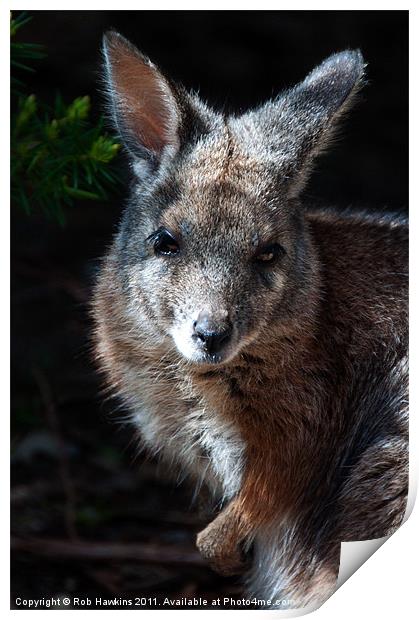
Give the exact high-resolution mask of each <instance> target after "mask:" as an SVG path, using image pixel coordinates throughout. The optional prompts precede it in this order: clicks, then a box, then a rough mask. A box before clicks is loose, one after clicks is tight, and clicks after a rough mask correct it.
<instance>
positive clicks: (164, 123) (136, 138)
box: [103, 32, 180, 166]
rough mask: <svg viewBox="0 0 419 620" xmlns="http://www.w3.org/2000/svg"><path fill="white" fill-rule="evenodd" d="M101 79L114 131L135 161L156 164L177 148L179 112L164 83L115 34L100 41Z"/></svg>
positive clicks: (132, 46) (130, 45) (160, 74)
mask: <svg viewBox="0 0 419 620" xmlns="http://www.w3.org/2000/svg"><path fill="white" fill-rule="evenodd" d="M103 55H104V61H105V62H104V64H105V78H106V82H107V91H108V96H109V100H110V105H111V113H112V116H113V119H114V122H115V125H116V128H117V130H118V132H119V134H120V136H121V138H122V140H123V142H124V143H125V145H126V147H127V148H128V150H129V151H130V152H131V154H133V155H134V156H135V157H137V158H142V159H145V160H147V161H148V162H149V163H151V164H154V166H155V165H156V164H158V163H159V162H160V161H161V159H162V158H163V156H164V155H165V154H167V153H172V154H173V153H174V152H176V151H177V149H178V148H179V135H178V131H179V124H180V111H179V108H178V105H177V102H176V98H175V95H174V93H173V91H172V88H171V87H170V85H169V83H168V81H167V80H166V78H165V77H164V76H163V74H162V73H161V72H160V71H159V70H158V69H157V67H156V66H155V65H153V63H152V62H151V61H150V60H149V59H148V58H146V57H145V56H143V55H142V54H141V53H140V52H139V51H138V49H137V48H136V47H134V45H132V44H131V43H130V42H129V41H127V40H126V39H125V38H124V37H122V36H121V35H120V34H118V33H117V32H108V33H107V34H106V35H105V36H104V39H103Z"/></svg>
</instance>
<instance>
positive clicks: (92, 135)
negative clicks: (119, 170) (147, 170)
mask: <svg viewBox="0 0 419 620" xmlns="http://www.w3.org/2000/svg"><path fill="white" fill-rule="evenodd" d="M30 19H31V17H30V16H27V15H26V14H25V13H21V14H20V15H18V16H17V17H16V18H12V21H11V36H12V37H13V36H14V35H15V34H16V32H17V31H18V30H19V29H20V28H21V27H22V26H24V25H25V24H27V23H28V22H29V21H30ZM42 49H43V46H39V45H36V44H31V43H19V44H17V43H12V44H11V64H12V83H13V84H14V86H16V85H17V86H18V87H19V88H18V89H17V88H15V90H14V95H15V106H14V107H15V111H14V114H13V116H12V128H11V193H12V202H13V204H16V205H18V206H19V207H20V208H21V209H22V210H23V211H24V212H25V213H26V214H28V215H29V214H31V213H33V212H36V211H42V212H43V213H44V214H45V215H46V216H47V217H48V218H49V219H51V218H53V219H55V220H56V221H58V222H59V223H60V224H61V225H64V223H65V221H66V217H65V213H66V209H67V208H68V207H71V206H73V205H74V204H75V203H77V202H79V201H84V200H105V199H106V198H107V191H108V190H110V189H113V188H115V186H116V184H117V183H118V177H117V174H116V173H115V171H114V170H113V169H112V165H113V161H114V159H115V157H116V155H117V153H118V151H119V148H120V145H119V144H118V143H117V142H116V140H115V139H114V138H113V137H112V136H109V135H108V134H106V133H105V132H104V131H103V124H104V121H103V118H102V117H101V118H99V120H98V121H97V122H92V121H91V119H90V107H91V102H90V98H89V97H87V96H84V97H77V98H76V99H74V101H72V102H71V103H70V104H68V105H66V104H65V102H64V101H63V99H62V96H61V94H60V93H58V94H57V96H56V99H55V103H54V105H53V107H52V108H49V107H48V106H47V105H46V104H44V103H43V102H42V101H39V100H38V99H37V98H36V96H35V95H34V94H31V95H27V94H22V87H24V85H23V83H22V82H21V81H19V79H18V78H16V77H15V76H14V72H15V71H16V70H24V71H33V68H32V67H30V66H28V65H27V64H25V63H24V62H20V60H21V59H39V58H43V57H44V56H45V54H44V52H43V51H42Z"/></svg>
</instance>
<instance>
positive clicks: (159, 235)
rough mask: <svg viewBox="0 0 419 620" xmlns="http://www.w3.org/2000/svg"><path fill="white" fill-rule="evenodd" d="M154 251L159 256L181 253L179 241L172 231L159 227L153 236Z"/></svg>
mask: <svg viewBox="0 0 419 620" xmlns="http://www.w3.org/2000/svg"><path fill="white" fill-rule="evenodd" d="M151 240H152V241H153V247H154V251H155V253H156V254H157V255H159V256H174V255H175V254H178V253H179V243H178V242H177V241H176V239H175V238H174V236H173V235H172V233H170V232H169V231H168V230H166V229H165V228H161V229H159V230H158V231H157V232H156V233H155V234H154V235H152V236H151Z"/></svg>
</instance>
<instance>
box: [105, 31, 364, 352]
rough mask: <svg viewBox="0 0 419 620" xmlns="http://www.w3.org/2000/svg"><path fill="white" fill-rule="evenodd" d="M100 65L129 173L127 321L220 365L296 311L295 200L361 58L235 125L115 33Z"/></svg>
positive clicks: (121, 252)
mask: <svg viewBox="0 0 419 620" xmlns="http://www.w3.org/2000/svg"><path fill="white" fill-rule="evenodd" d="M104 56H105V67H106V76H107V83H108V92H109V101H110V104H111V113H112V116H113V119H114V122H115V124H116V127H117V128H118V131H119V132H120V135H121V138H122V140H123V141H124V143H125V145H126V147H127V150H128V152H129V154H130V161H131V166H132V171H133V173H134V175H133V176H134V182H133V187H132V193H131V198H130V201H129V205H128V207H127V209H126V211H125V213H124V217H123V221H122V225H121V228H120V232H119V235H118V239H117V244H116V251H117V256H118V265H119V270H120V273H121V279H122V281H123V282H124V291H125V295H126V307H127V320H129V321H130V322H131V323H132V326H133V330H135V329H138V330H141V331H142V332H143V331H144V329H147V333H148V336H149V338H150V341H151V342H154V343H157V342H159V343H161V342H163V341H164V342H165V343H166V344H167V345H168V346H169V347H170V346H171V345H173V344H174V345H175V346H176V348H177V350H178V351H179V352H180V353H181V354H182V356H184V358H186V359H187V360H189V361H191V362H195V363H227V362H228V361H230V360H231V359H233V358H234V357H235V356H236V355H237V354H238V352H239V351H241V350H243V349H244V348H245V347H246V346H247V345H249V344H250V343H251V342H254V341H256V340H257V339H259V338H262V337H269V330H270V328H271V326H272V323H273V322H274V321H275V325H278V322H279V323H281V322H282V324H283V325H284V329H285V327H286V324H287V322H288V321H289V320H292V317H293V315H295V313H298V312H300V311H301V308H299V299H300V295H301V293H302V292H306V291H307V289H309V288H310V285H311V279H312V277H313V273H312V269H313V255H312V249H311V247H310V244H309V242H308V237H307V235H306V232H305V224H304V221H303V213H302V211H301V207H300V205H299V201H298V195H299V192H300V191H301V188H302V186H303V184H304V181H305V179H306V177H307V174H308V172H309V170H310V164H311V162H312V161H313V159H314V157H315V156H316V155H317V154H318V153H319V151H320V150H321V149H322V148H324V146H325V145H326V144H327V141H328V138H329V137H330V136H331V133H332V130H333V127H334V125H335V122H336V120H337V118H338V117H339V116H340V115H341V113H342V112H343V111H344V110H345V109H346V108H347V106H348V104H349V102H350V101H351V99H352V96H353V95H354V93H356V91H357V90H358V87H359V85H360V81H361V79H362V74H363V68H364V63H363V59H362V56H361V54H360V53H359V52H357V51H355V52H353V51H346V52H343V53H340V54H335V55H333V56H331V57H330V58H328V59H327V60H326V61H324V62H323V63H322V64H321V65H320V66H319V67H317V68H316V69H315V70H314V71H313V72H312V73H310V74H309V75H308V76H307V78H306V79H305V80H304V81H303V82H301V83H300V84H298V85H297V86H296V87H294V88H292V89H290V90H288V91H286V92H284V93H282V94H281V95H280V96H279V97H277V98H276V99H275V100H274V101H271V102H268V103H267V104H265V105H263V106H261V107H260V108H259V109H257V110H254V111H251V112H248V113H246V114H244V115H242V116H238V117H233V116H231V117H224V116H222V115H220V114H216V113H215V112H213V111H212V110H210V109H209V108H208V107H207V106H206V105H205V104H204V103H203V102H202V101H201V100H199V98H198V97H197V96H195V95H192V94H190V93H187V92H185V91H184V89H183V88H182V87H180V86H179V85H176V84H173V83H171V81H170V80H169V79H167V78H166V77H165V76H164V75H163V74H162V73H161V71H159V70H158V69H157V68H156V67H155V66H154V65H153V64H152V63H151V62H150V61H149V60H148V59H147V58H145V57H144V56H142V55H141V54H140V53H139V52H138V50H137V49H136V48H134V47H133V46H132V45H131V44H130V43H129V42H128V41H126V40H125V39H124V38H122V37H121V36H120V35H118V34H116V33H110V34H108V35H107V36H106V37H105V41H104ZM314 262H315V261H314ZM145 326H146V327H145Z"/></svg>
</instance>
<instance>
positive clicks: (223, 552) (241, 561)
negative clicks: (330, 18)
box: [196, 524, 248, 577]
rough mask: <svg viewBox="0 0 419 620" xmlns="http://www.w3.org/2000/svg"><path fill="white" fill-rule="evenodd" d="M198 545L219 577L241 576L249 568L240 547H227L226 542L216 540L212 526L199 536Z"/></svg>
mask: <svg viewBox="0 0 419 620" xmlns="http://www.w3.org/2000/svg"><path fill="white" fill-rule="evenodd" d="M196 544H197V547H198V549H199V551H200V553H201V555H202V557H204V558H205V559H206V560H207V561H208V563H209V565H210V566H211V568H212V569H213V570H214V571H215V572H216V573H218V574H219V575H222V576H224V577H230V576H231V575H241V574H242V573H243V572H244V571H245V570H246V568H247V567H248V566H247V562H246V558H245V555H244V553H243V551H242V549H241V547H240V545H226V541H223V540H219V539H218V540H215V538H214V533H213V531H212V529H211V524H210V525H209V526H208V527H207V528H205V530H203V531H202V532H200V533H199V534H198V536H197V539H196Z"/></svg>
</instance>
